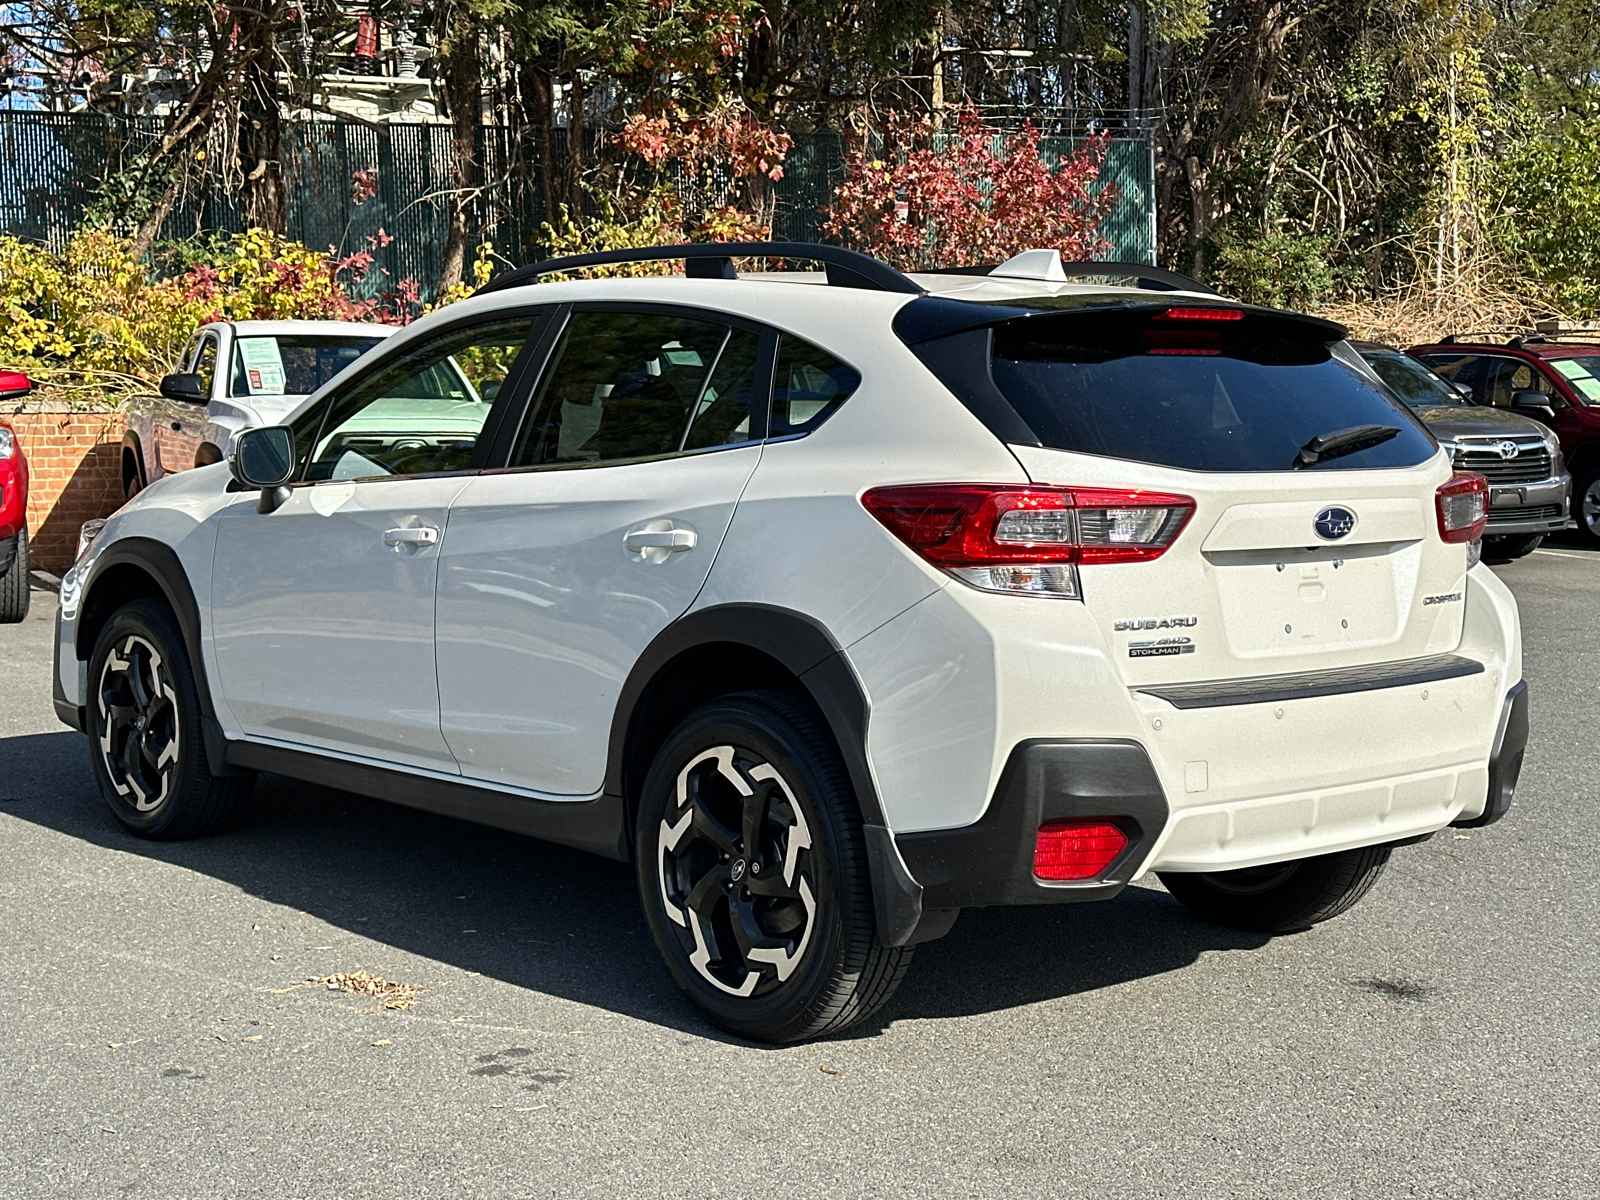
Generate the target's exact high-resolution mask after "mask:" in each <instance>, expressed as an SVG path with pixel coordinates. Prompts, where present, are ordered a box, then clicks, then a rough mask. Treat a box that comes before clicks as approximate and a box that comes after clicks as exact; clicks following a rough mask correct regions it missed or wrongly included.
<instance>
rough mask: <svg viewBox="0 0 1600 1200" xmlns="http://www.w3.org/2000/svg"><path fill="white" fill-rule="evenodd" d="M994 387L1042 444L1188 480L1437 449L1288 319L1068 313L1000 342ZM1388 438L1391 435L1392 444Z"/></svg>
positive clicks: (1026, 325)
mask: <svg viewBox="0 0 1600 1200" xmlns="http://www.w3.org/2000/svg"><path fill="white" fill-rule="evenodd" d="M991 368H992V374H993V379H994V383H995V385H996V386H997V387H998V388H999V390H1000V392H1001V393H1002V394H1003V395H1004V396H1005V398H1006V399H1007V400H1008V401H1009V402H1010V403H1011V406H1012V407H1013V408H1014V409H1015V410H1016V412H1017V415H1018V416H1020V417H1021V418H1022V420H1023V421H1024V422H1026V423H1027V425H1028V426H1029V427H1030V428H1031V429H1032V430H1033V432H1034V434H1035V435H1036V436H1037V437H1038V439H1039V440H1040V442H1042V443H1043V444H1044V445H1046V446H1051V447H1054V448H1056V449H1060V450H1072V451H1076V452H1078V453H1082V454H1096V455H1104V456H1106V457H1109V458H1119V459H1126V460H1130V461H1134V462H1147V463H1156V464H1160V465H1162V466H1169V467H1178V468H1181V469H1183V470H1190V471H1287V470H1291V469H1294V464H1295V462H1296V459H1297V456H1298V455H1299V452H1300V450H1301V448H1302V447H1304V446H1306V445H1307V444H1308V443H1309V442H1311V441H1312V439H1314V438H1317V437H1319V436H1325V435H1328V434H1331V433H1335V432H1338V431H1342V430H1348V429H1351V428H1352V427H1355V426H1362V425H1375V426H1380V427H1383V429H1384V430H1385V433H1386V436H1385V440H1382V441H1380V442H1378V443H1377V444H1374V445H1370V446H1368V447H1367V448H1364V449H1360V450H1356V451H1354V452H1352V453H1347V454H1342V455H1339V456H1337V457H1327V458H1325V459H1323V460H1322V461H1319V462H1317V463H1316V464H1315V465H1314V466H1312V467H1310V468H1308V469H1310V470H1351V469H1360V468H1380V467H1408V466H1414V465H1416V464H1417V463H1421V462H1424V461H1426V460H1427V459H1428V458H1429V457H1431V456H1432V455H1433V454H1434V453H1435V452H1436V449H1435V443H1434V442H1433V440H1432V438H1430V437H1429V436H1428V434H1427V433H1426V432H1425V431H1424V430H1423V428H1422V426H1421V425H1420V424H1419V423H1418V421H1417V420H1416V418H1415V417H1413V416H1412V415H1411V413H1410V412H1409V411H1408V410H1407V409H1406V408H1405V407H1404V406H1403V405H1401V404H1399V403H1398V402H1397V401H1395V400H1394V399H1393V398H1391V397H1390V396H1389V395H1388V394H1387V393H1386V392H1385V391H1384V390H1383V389H1382V388H1381V387H1380V386H1379V385H1378V384H1376V383H1375V382H1374V381H1372V380H1371V379H1369V378H1368V377H1367V376H1365V375H1364V374H1362V373H1361V372H1359V371H1357V370H1356V369H1355V368H1353V367H1351V366H1350V365H1348V364H1347V363H1345V362H1343V361H1341V360H1340V359H1339V358H1337V357H1335V355H1334V353H1333V350H1332V346H1331V345H1330V344H1329V343H1328V342H1326V341H1323V340H1320V337H1319V336H1318V335H1316V334H1315V333H1308V332H1306V331H1305V330H1304V327H1303V326H1300V325H1299V324H1298V323H1296V322H1294V321H1290V320H1284V319H1282V318H1277V317H1273V316H1270V315H1257V314H1252V313H1247V314H1245V315H1244V316H1243V317H1242V318H1238V319H1206V320H1193V321H1187V320H1183V319H1170V318H1167V317H1166V315H1165V314H1164V313H1162V312H1156V313H1153V314H1128V313H1115V314H1110V313H1107V314H1098V313H1095V314H1090V313H1083V314H1069V315H1062V316H1042V317H1034V318H1029V319H1026V320H1020V321H1012V322H1007V323H1005V324H1003V325H1000V326H998V327H997V328H996V329H995V333H994V342H993V359H992V363H991ZM1388 430H1393V431H1394V432H1393V433H1392V434H1388V433H1387V431H1388Z"/></svg>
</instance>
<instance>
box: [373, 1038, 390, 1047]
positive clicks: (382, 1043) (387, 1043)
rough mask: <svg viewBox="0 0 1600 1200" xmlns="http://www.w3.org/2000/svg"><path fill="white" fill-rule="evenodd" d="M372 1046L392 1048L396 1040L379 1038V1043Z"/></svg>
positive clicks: (376, 1042)
mask: <svg viewBox="0 0 1600 1200" xmlns="http://www.w3.org/2000/svg"><path fill="white" fill-rule="evenodd" d="M372 1044H373V1045H374V1046H392V1045H394V1040H393V1039H392V1038H379V1039H378V1040H377V1041H375V1042H373V1043H372Z"/></svg>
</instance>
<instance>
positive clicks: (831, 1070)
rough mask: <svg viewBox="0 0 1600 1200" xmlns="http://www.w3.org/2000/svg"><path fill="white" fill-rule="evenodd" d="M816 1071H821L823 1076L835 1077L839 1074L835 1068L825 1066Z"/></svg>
mask: <svg viewBox="0 0 1600 1200" xmlns="http://www.w3.org/2000/svg"><path fill="white" fill-rule="evenodd" d="M817 1070H819V1071H821V1072H822V1073H823V1074H824V1075H837V1074H838V1073H839V1072H838V1071H837V1070H836V1069H835V1068H833V1067H826V1066H824V1067H818V1068H817Z"/></svg>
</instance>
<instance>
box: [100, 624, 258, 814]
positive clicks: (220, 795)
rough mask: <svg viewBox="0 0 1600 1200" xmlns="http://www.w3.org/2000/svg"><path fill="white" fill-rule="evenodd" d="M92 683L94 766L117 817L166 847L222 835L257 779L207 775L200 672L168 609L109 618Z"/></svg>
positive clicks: (108, 803) (110, 806)
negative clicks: (220, 831) (181, 840)
mask: <svg viewBox="0 0 1600 1200" xmlns="http://www.w3.org/2000/svg"><path fill="white" fill-rule="evenodd" d="M89 682H90V692H89V697H88V700H89V703H88V705H87V714H86V715H87V718H88V720H87V725H88V733H89V757H90V761H91V763H92V765H93V768H94V776H95V781H96V782H97V783H98V784H99V785H100V792H101V795H103V796H104V797H105V801H106V804H107V806H108V807H109V808H110V809H111V815H112V816H114V817H116V819H117V820H118V821H119V822H121V824H122V826H123V828H125V829H127V830H128V831H129V832H130V833H134V834H137V835H138V836H140V837H145V838H154V839H160V840H163V841H166V840H175V839H178V838H189V837H200V836H203V835H205V834H208V833H212V832H214V831H215V830H217V829H219V828H221V827H222V826H223V825H224V824H225V823H226V822H227V821H228V819H229V818H230V817H231V816H232V815H233V813H234V811H235V810H236V809H237V808H238V807H239V805H240V804H241V803H242V802H243V801H244V800H245V798H246V797H247V796H248V795H249V793H250V788H251V785H252V783H253V782H254V778H255V777H254V776H253V775H239V776H216V775H213V774H212V773H211V770H210V767H209V765H208V764H207V762H206V755H205V747H204V746H203V744H202V743H201V735H200V717H201V712H200V695H199V691H198V690H197V688H196V686H195V679H194V671H193V668H192V667H191V666H190V664H189V656H188V654H187V652H186V651H185V648H184V641H183V635H182V634H181V633H179V631H178V626H177V622H176V621H175V620H174V619H173V617H172V613H171V612H170V611H169V610H168V609H167V607H166V606H165V605H164V604H162V603H160V602H159V601H156V600H135V601H133V602H132V603H130V604H126V605H124V606H123V607H122V608H120V609H118V610H117V611H116V612H115V613H113V614H112V615H111V619H110V620H109V621H107V622H106V624H105V628H104V629H102V630H101V631H100V636H99V638H98V639H96V641H95V647H94V653H93V654H92V655H90V657H89Z"/></svg>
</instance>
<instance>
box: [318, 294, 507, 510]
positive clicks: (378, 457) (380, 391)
mask: <svg viewBox="0 0 1600 1200" xmlns="http://www.w3.org/2000/svg"><path fill="white" fill-rule="evenodd" d="M530 328H531V323H530V321H529V319H528V318H526V317H520V318H516V319H513V320H508V321H496V322H493V323H489V324H484V325H474V326H470V327H468V328H466V329H458V330H454V331H452V332H450V333H447V334H444V335H443V336H441V337H438V338H434V339H432V340H431V341H428V342H426V343H425V344H423V345H421V346H418V347H415V348H413V349H411V350H409V351H407V352H405V353H403V354H401V355H400V356H399V357H397V358H395V359H392V360H390V361H389V362H386V363H384V364H383V365H382V366H380V367H378V368H377V369H376V370H373V371H369V372H368V373H367V374H366V375H365V376H364V377H363V378H361V379H359V380H358V381H356V382H355V383H354V384H352V385H351V386H350V387H349V388H348V389H346V390H345V391H344V392H343V393H342V394H340V395H338V396H335V397H334V398H333V401H332V407H331V408H329V409H321V410H319V411H326V412H327V414H328V415H327V419H326V420H325V421H324V422H322V423H321V429H320V432H319V431H318V424H317V422H316V421H315V419H312V420H310V421H308V422H307V423H306V424H305V425H304V426H302V427H300V428H297V430H296V434H297V437H296V441H297V449H298V450H299V452H300V454H301V455H302V459H303V458H304V457H305V456H307V455H309V457H310V459H311V462H310V467H309V469H308V470H307V472H306V478H308V479H365V478H370V477H373V476H380V475H421V474H428V473H432V472H437V471H459V470H465V469H466V468H467V467H468V466H469V465H470V463H471V461H472V456H473V451H474V450H475V449H476V447H477V441H478V435H479V433H480V432H481V431H482V429H483V424H484V422H485V421H486V420H488V417H489V410H490V409H491V408H492V407H493V403H494V397H495V396H496V395H497V394H498V392H499V390H500V386H501V384H502V383H504V382H505V380H506V378H507V376H508V375H509V374H510V371H511V368H512V365H513V364H514V363H515V362H516V359H517V354H518V352H519V351H520V350H521V349H522V347H523V344H524V343H525V342H526V341H527V340H528V334H529V331H530ZM313 439H314V441H313Z"/></svg>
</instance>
